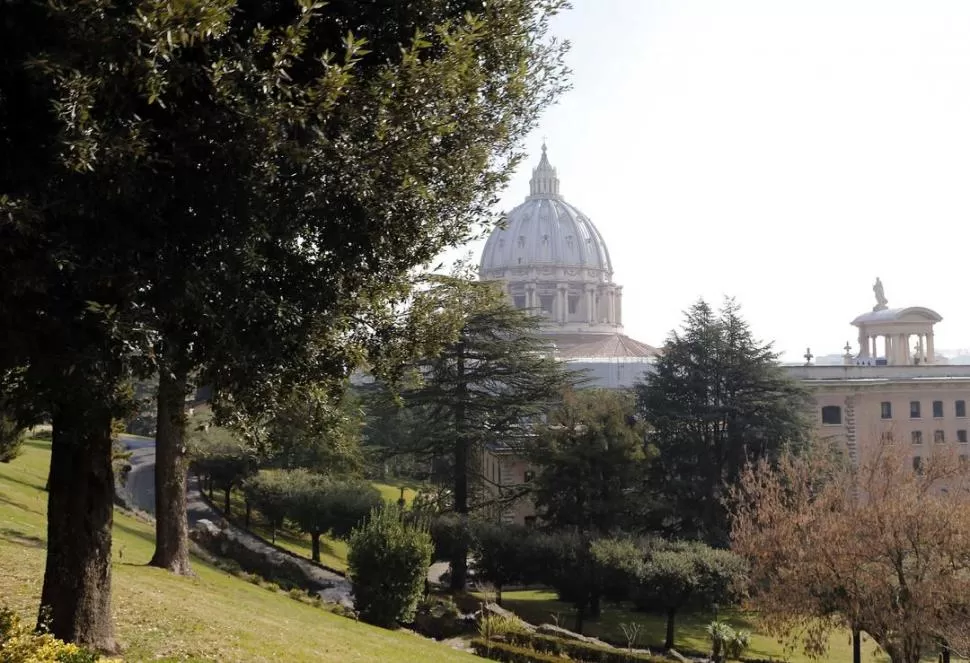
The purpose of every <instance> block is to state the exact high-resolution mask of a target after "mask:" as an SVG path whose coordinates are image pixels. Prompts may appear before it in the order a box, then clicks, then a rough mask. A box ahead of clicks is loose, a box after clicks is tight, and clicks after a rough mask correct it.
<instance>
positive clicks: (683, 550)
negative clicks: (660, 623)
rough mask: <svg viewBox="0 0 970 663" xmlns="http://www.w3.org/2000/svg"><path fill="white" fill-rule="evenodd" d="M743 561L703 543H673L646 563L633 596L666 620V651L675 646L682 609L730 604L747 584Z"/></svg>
mask: <svg viewBox="0 0 970 663" xmlns="http://www.w3.org/2000/svg"><path fill="white" fill-rule="evenodd" d="M746 577H747V576H746V569H745V564H744V560H743V559H742V558H740V557H739V556H738V555H735V554H733V553H731V552H730V551H726V550H716V549H713V548H710V547H709V546H707V545H704V544H702V543H695V542H692V543H674V544H670V545H668V546H663V547H660V548H659V549H656V550H654V551H653V552H652V553H651V554H650V555H649V556H648V558H647V560H646V561H645V562H644V564H643V566H642V568H641V570H640V574H639V583H638V586H637V589H636V593H635V596H634V602H635V603H636V605H637V608H638V609H641V610H649V611H657V612H662V613H663V614H665V615H666V617H667V631H666V636H665V638H664V648H665V649H671V648H673V646H674V636H675V619H676V617H677V613H678V612H680V611H681V610H683V609H685V608H688V607H694V608H700V609H709V608H710V607H711V606H713V605H716V604H726V603H731V602H732V601H733V600H734V599H735V598H736V597H737V596H738V595H739V592H740V590H741V588H743V586H744V583H745V582H746Z"/></svg>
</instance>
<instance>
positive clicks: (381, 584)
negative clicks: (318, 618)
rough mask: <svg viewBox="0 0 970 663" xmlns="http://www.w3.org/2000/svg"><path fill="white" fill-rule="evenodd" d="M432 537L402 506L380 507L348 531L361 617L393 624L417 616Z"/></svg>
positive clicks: (348, 564) (405, 621)
mask: <svg viewBox="0 0 970 663" xmlns="http://www.w3.org/2000/svg"><path fill="white" fill-rule="evenodd" d="M432 547H433V546H432V543H431V536H430V535H429V534H428V532H427V531H426V530H424V529H423V528H421V527H420V526H418V525H415V524H411V523H408V522H407V521H406V519H405V518H404V517H403V513H402V512H401V510H400V509H398V508H396V507H391V506H385V507H381V508H379V509H376V510H375V511H374V512H373V513H372V514H371V516H370V518H369V519H368V520H367V521H366V522H365V523H363V524H362V525H361V526H360V527H358V528H357V529H355V530H354V532H353V534H351V536H350V550H349V552H348V554H347V566H348V568H349V571H350V579H351V581H352V583H353V588H354V606H355V607H356V609H357V612H358V613H360V618H361V619H363V620H364V621H365V622H368V623H370V624H376V625H377V626H384V627H392V626H395V625H396V624H399V623H410V622H411V620H412V619H414V614H415V610H416V609H417V605H418V601H419V600H420V598H421V594H422V593H423V591H424V583H425V580H426V579H427V577H428V567H429V566H430V564H431V550H432Z"/></svg>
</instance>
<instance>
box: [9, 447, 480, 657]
mask: <svg viewBox="0 0 970 663" xmlns="http://www.w3.org/2000/svg"><path fill="white" fill-rule="evenodd" d="M49 448H50V447H49V443H46V442H40V441H36V440H32V441H29V442H28V443H27V444H26V445H25V451H24V454H23V455H22V456H21V457H20V458H18V459H16V460H14V461H13V462H12V463H10V464H0V603H3V604H5V605H7V606H9V607H11V608H14V609H15V610H17V611H18V612H20V613H21V614H22V615H23V617H24V618H25V619H27V620H30V621H32V620H33V619H35V618H36V611H37V604H38V601H39V599H40V590H41V584H42V581H43V573H44V559H45V553H44V547H45V539H46V527H47V526H46V504H47V496H46V493H44V492H43V485H44V482H45V479H46V474H47V467H48V464H49V459H50V455H49ZM153 540H154V533H153V529H152V527H151V526H150V525H149V524H146V523H144V522H142V521H140V520H137V519H135V518H132V517H130V516H128V515H126V514H124V513H123V512H120V511H116V513H115V526H114V553H113V557H114V561H113V575H114V585H113V608H114V618H115V624H116V628H117V633H118V637H119V639H120V640H121V642H122V643H123V644H124V645H125V647H126V653H125V660H126V661H145V660H179V661H186V660H190V661H203V660H212V661H278V660H286V661H323V662H325V663H338V662H339V663H343V662H344V661H361V662H363V661H388V662H391V663H395V662H399V663H406V662H410V661H429V662H441V663H450V662H452V661H454V662H456V663H457V662H458V661H472V660H479V659H475V658H473V657H471V656H470V655H468V654H464V653H461V652H458V651H455V650H452V649H449V648H448V647H446V646H444V645H438V644H434V643H431V642H429V641H427V640H424V639H421V638H418V637H416V636H414V635H411V634H407V633H394V632H392V631H387V630H384V629H379V628H375V627H371V626H367V625H365V624H360V623H358V622H355V621H353V620H350V619H346V618H344V617H339V616H337V615H334V614H331V613H329V612H327V611H325V610H321V609H319V608H314V607H313V606H310V605H307V604H305V603H301V602H299V601H295V600H293V599H291V598H289V597H287V596H286V595H285V594H283V593H280V592H271V591H268V590H266V589H263V588H260V587H258V586H256V585H253V584H251V583H248V582H245V581H243V580H240V579H237V578H235V577H233V576H230V575H228V574H226V573H225V572H222V571H220V570H218V569H215V568H212V567H210V566H208V565H207V564H205V563H204V562H202V561H201V560H199V559H195V560H194V561H193V568H194V569H195V571H196V573H197V576H196V577H195V578H180V577H177V576H173V575H172V574H170V573H168V572H166V571H162V570H159V569H153V568H149V567H146V566H145V563H146V562H147V561H148V560H149V558H150V557H151V554H152V550H153Z"/></svg>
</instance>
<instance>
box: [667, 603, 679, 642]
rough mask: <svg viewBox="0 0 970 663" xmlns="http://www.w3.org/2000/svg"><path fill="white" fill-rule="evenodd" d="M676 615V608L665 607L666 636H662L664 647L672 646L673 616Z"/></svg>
mask: <svg viewBox="0 0 970 663" xmlns="http://www.w3.org/2000/svg"><path fill="white" fill-rule="evenodd" d="M676 615H677V610H676V608H667V637H666V638H664V649H673V648H674V617H676Z"/></svg>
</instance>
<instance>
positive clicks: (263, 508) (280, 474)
mask: <svg viewBox="0 0 970 663" xmlns="http://www.w3.org/2000/svg"><path fill="white" fill-rule="evenodd" d="M242 489H243V492H244V493H246V499H247V500H249V502H250V504H252V505H253V506H254V507H256V508H257V509H258V510H259V512H260V513H261V514H263V517H264V518H266V520H267V521H268V522H269V525H270V528H271V532H272V539H273V543H276V530H277V529H279V528H280V527H282V526H283V520H284V519H285V518H286V515H287V514H288V513H290V512H291V511H292V510H293V477H292V476H291V473H290V472H288V471H286V470H260V471H259V472H257V473H256V475H255V476H252V477H250V478H248V479H246V480H245V481H243V483H242Z"/></svg>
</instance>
